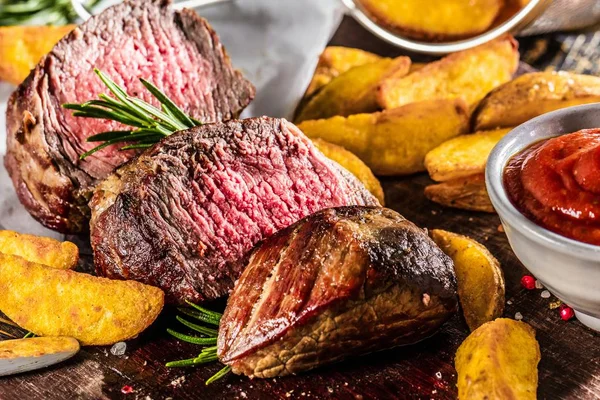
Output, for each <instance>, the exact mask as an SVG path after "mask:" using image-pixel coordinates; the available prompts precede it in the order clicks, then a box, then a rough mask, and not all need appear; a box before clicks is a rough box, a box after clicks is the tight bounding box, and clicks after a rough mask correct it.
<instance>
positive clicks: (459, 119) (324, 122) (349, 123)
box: [298, 99, 469, 175]
mask: <svg viewBox="0 0 600 400" xmlns="http://www.w3.org/2000/svg"><path fill="white" fill-rule="evenodd" d="M468 119H469V117H468V111H467V106H466V104H465V103H464V101H462V100H460V99H455V100H433V101H426V102H421V103H414V104H408V105H406V106H404V107H399V108H396V109H393V110H387V111H384V112H381V113H374V114H358V115H352V116H350V117H347V118H344V117H333V118H329V119H321V120H315V121H305V122H303V123H301V124H299V125H298V127H299V128H300V130H302V132H304V133H305V134H306V135H307V136H308V137H310V138H321V139H323V140H326V141H328V142H330V143H334V144H337V145H338V146H342V147H344V148H346V149H348V150H349V151H351V152H352V153H354V154H356V155H357V156H358V157H359V158H360V159H361V160H362V161H364V163H365V164H367V165H368V166H369V168H371V170H372V171H373V173H375V174H376V175H407V174H412V173H415V172H419V171H423V170H424V168H425V167H424V165H423V160H424V159H425V154H427V152H428V151H430V150H431V149H433V148H435V147H436V146H439V145H440V144H441V143H443V142H444V141H446V140H448V139H450V138H453V137H455V136H458V135H460V134H463V133H465V132H466V130H467V128H468Z"/></svg>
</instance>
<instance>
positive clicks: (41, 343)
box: [0, 336, 79, 360]
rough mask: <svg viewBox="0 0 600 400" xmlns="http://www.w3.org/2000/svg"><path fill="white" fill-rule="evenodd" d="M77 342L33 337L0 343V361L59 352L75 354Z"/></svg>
mask: <svg viewBox="0 0 600 400" xmlns="http://www.w3.org/2000/svg"><path fill="white" fill-rule="evenodd" d="M78 350H79V342H78V341H77V340H76V339H74V338H72V337H65V336H58V337H35V338H27V339H14V340H2V341H0V360H2V359H12V358H17V357H41V356H43V355H45V354H55V353H59V352H77V351H78Z"/></svg>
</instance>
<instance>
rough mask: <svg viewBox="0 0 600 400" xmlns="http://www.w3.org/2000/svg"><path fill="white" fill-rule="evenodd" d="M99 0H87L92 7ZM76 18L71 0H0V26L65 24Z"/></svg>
mask: <svg viewBox="0 0 600 400" xmlns="http://www.w3.org/2000/svg"><path fill="white" fill-rule="evenodd" d="M99 2H100V0H88V1H87V2H86V3H85V6H86V7H93V6H95V5H96V4H98V3H99ZM76 20H77V14H76V13H75V10H73V6H72V5H71V0H0V26H6V25H22V24H30V25H66V24H69V23H72V22H74V21H76Z"/></svg>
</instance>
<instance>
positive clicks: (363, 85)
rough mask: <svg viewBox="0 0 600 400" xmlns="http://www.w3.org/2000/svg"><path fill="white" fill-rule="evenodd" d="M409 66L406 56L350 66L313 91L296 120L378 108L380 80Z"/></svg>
mask: <svg viewBox="0 0 600 400" xmlns="http://www.w3.org/2000/svg"><path fill="white" fill-rule="evenodd" d="M409 69H410V58H408V57H398V58H394V59H391V58H383V59H381V60H379V61H376V62H373V63H369V64H365V65H361V66H358V67H354V68H351V69H350V70H348V71H346V72H345V73H343V74H341V75H340V76H338V77H336V78H334V79H332V80H331V82H329V84H327V85H326V86H324V87H323V88H322V89H321V90H320V91H319V92H318V93H317V94H315V95H314V96H313V97H312V99H310V100H309V101H308V102H307V103H306V105H305V106H304V107H303V108H302V109H301V110H299V112H298V116H297V118H296V122H301V121H306V120H310V119H320V118H329V117H333V116H335V115H341V116H348V115H352V114H359V113H368V112H373V111H377V110H378V108H379V107H378V105H377V99H376V95H377V90H376V89H377V86H378V85H379V83H380V82H381V81H382V80H383V79H385V78H386V77H388V76H390V75H392V74H394V75H396V76H404V75H406V74H407V73H408V71H409Z"/></svg>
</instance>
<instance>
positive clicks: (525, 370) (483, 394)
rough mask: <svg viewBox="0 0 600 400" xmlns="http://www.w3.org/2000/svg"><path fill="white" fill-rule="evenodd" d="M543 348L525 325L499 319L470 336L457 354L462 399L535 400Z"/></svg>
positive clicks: (533, 333)
mask: <svg viewBox="0 0 600 400" xmlns="http://www.w3.org/2000/svg"><path fill="white" fill-rule="evenodd" d="M540 358H541V355H540V347H539V344H538V342H537V340H536V339H535V331H534V330H533V328H532V327H531V326H529V325H528V324H526V323H524V322H519V321H514V320H512V319H506V318H499V319H497V320H495V321H492V322H488V323H486V324H484V325H482V326H480V327H479V328H478V329H476V330H475V331H474V332H473V333H471V334H470V335H469V337H467V339H466V340H465V341H464V342H463V343H462V344H461V345H460V347H459V348H458V351H457V352H456V359H455V366H456V371H457V373H458V398H459V399H461V400H483V399H489V400H492V399H515V400H516V399H518V400H534V399H535V398H536V391H537V385H538V372H537V365H538V363H539V361H540Z"/></svg>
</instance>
